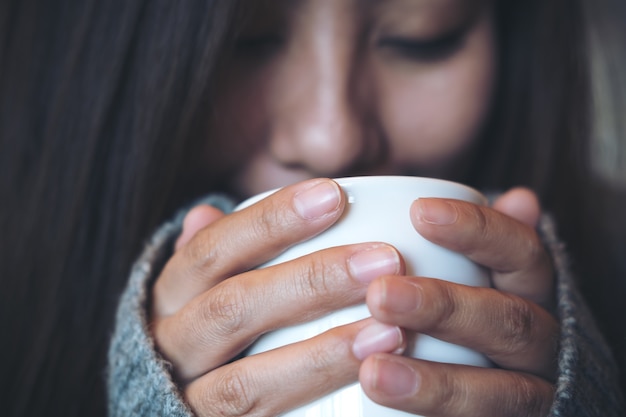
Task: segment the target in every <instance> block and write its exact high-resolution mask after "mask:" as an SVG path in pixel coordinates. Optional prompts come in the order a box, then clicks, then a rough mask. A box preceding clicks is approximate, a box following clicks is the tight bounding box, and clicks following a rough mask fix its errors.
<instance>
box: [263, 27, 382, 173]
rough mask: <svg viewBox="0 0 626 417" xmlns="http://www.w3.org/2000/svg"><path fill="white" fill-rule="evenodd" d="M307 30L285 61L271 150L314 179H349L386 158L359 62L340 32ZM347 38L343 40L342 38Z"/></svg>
mask: <svg viewBox="0 0 626 417" xmlns="http://www.w3.org/2000/svg"><path fill="white" fill-rule="evenodd" d="M331 26H332V23H330V22H329V21H328V20H327V21H325V23H324V27H322V28H320V27H318V28H317V29H316V30H309V31H308V32H306V29H302V31H303V32H305V33H306V36H301V37H299V38H298V37H296V38H294V39H293V40H292V42H291V45H290V47H289V48H288V50H287V52H286V53H285V56H284V57H283V58H282V59H281V61H280V66H279V71H278V73H279V74H280V75H279V76H278V77H277V79H276V84H275V86H276V87H275V88H274V91H273V94H272V98H271V106H270V108H271V109H272V111H271V122H270V126H269V129H270V131H269V135H270V137H269V150H270V152H271V155H272V157H273V158H275V159H276V160H277V161H278V162H279V163H281V164H282V165H284V166H289V167H295V168H300V169H304V170H306V171H308V172H309V173H311V175H314V176H339V175H342V174H346V175H347V174H349V173H351V172H354V171H356V170H359V169H363V167H364V165H368V164H372V163H373V161H375V160H376V159H377V157H378V156H380V153H381V152H380V151H381V149H382V148H381V146H380V141H379V140H377V138H376V136H377V135H376V134H375V132H376V128H375V123H373V120H374V119H373V118H372V117H368V114H369V115H371V112H369V110H368V107H369V106H368V100H367V98H366V97H365V91H364V89H362V88H360V85H362V84H361V83H359V82H358V77H357V75H359V74H355V68H356V67H357V65H356V64H357V61H358V57H357V55H356V53H355V51H354V50H355V48H354V47H353V46H352V44H351V40H350V37H349V36H345V35H346V34H345V33H343V34H338V33H337V30H341V28H340V27H331ZM342 35H343V36H342Z"/></svg>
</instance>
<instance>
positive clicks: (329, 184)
mask: <svg viewBox="0 0 626 417" xmlns="http://www.w3.org/2000/svg"><path fill="white" fill-rule="evenodd" d="M344 205H345V199H344V197H343V193H342V192H341V190H340V188H339V186H338V185H337V184H336V183H335V182H333V181H331V180H327V179H316V180H310V181H305V182H303V183H300V184H296V185H294V186H290V187H286V188H285V189H283V190H280V191H278V192H276V193H275V194H274V195H271V196H270V197H268V198H267V199H265V200H262V201H260V202H259V203H257V204H254V205H252V206H251V207H248V208H247V209H244V210H241V211H239V212H235V213H233V214H232V215H229V216H225V217H223V218H221V219H219V220H217V221H216V222H214V223H212V224H211V225H210V226H209V227H205V228H204V229H202V230H201V231H200V232H198V233H197V234H196V235H195V237H194V238H193V239H192V240H191V241H190V242H188V243H187V244H186V245H185V246H183V247H182V248H181V250H179V251H178V252H177V253H176V254H175V255H174V256H173V257H172V259H171V260H170V261H169V262H168V264H167V265H166V266H165V268H164V270H163V273H162V274H161V277H160V278H159V279H158V280H157V282H156V284H155V286H154V290H153V291H154V299H155V302H154V306H153V315H154V316H156V317H159V316H166V315H171V314H174V313H175V312H176V311H178V310H179V309H180V308H181V307H182V306H184V305H185V304H186V303H188V302H189V301H190V300H191V299H193V298H194V297H196V296H197V295H199V294H201V293H202V292H204V291H206V290H207V289H209V288H211V287H213V286H214V285H215V284H217V283H218V282H220V281H222V280H223V279H225V278H227V277H230V276H232V275H235V274H236V273H239V272H242V271H245V270H248V269H251V268H253V267H255V266H257V265H259V264H261V263H263V262H265V261H267V260H269V259H271V258H273V257H275V256H276V255H277V254H278V253H280V252H281V251H283V250H284V249H286V248H287V247H289V246H291V245H293V244H295V243H298V242H299V241H302V240H304V239H306V238H309V237H311V236H313V235H315V234H317V233H320V232H321V231H323V230H324V229H326V228H327V227H329V226H330V225H331V224H332V223H334V222H335V221H336V220H337V219H338V218H339V216H340V215H341V212H342V211H343V208H344Z"/></svg>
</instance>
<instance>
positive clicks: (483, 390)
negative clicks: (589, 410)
mask: <svg viewBox="0 0 626 417" xmlns="http://www.w3.org/2000/svg"><path fill="white" fill-rule="evenodd" d="M539 214H540V209H539V204H538V203H537V199H536V197H535V196H534V194H532V193H531V192H530V191H528V190H525V189H515V190H512V191H510V192H509V193H507V194H505V195H504V196H502V197H501V198H500V199H499V200H497V201H496V202H495V204H494V207H493V208H487V207H478V206H475V205H473V204H470V203H465V202H461V201H454V200H442V199H421V200H418V201H417V202H416V203H415V204H414V205H413V207H412V210H411V218H412V221H413V224H414V226H415V228H416V230H417V231H418V232H419V233H420V234H422V235H423V236H424V237H426V238H427V239H429V240H431V241H433V242H435V243H437V244H439V245H442V246H444V247H447V248H449V249H452V250H455V251H458V252H460V253H463V254H465V255H467V256H468V257H470V258H471V259H473V260H474V261H476V262H478V263H480V264H482V265H484V266H486V267H488V268H490V269H491V271H492V280H493V287H494V288H474V287H467V286H462V285H457V284H451V283H449V282H445V281H440V280H436V279H429V278H423V277H381V278H379V279H377V280H375V281H374V282H373V283H372V284H371V285H370V287H369V290H368V293H367V304H368V307H369V309H370V311H371V312H372V315H373V317H374V318H376V319H377V320H379V321H381V322H383V323H386V324H389V325H392V326H402V327H404V328H406V329H411V330H415V331H417V332H420V333H426V334H429V335H431V336H434V337H436V338H440V339H443V340H447V341H449V342H452V343H455V344H460V345H464V346H468V347H470V348H473V349H475V350H477V351H480V352H483V353H484V354H485V355H486V356H487V357H489V358H490V359H491V360H492V361H493V362H494V363H495V365H496V366H497V367H496V368H493V369H484V368H475V367H469V366H460V365H450V364H440V363H432V362H427V361H420V360H415V359H411V358H406V357H402V356H397V355H391V354H386V353H377V354H373V355H369V356H368V357H366V358H364V359H365V360H364V362H363V364H362V366H361V369H360V375H359V380H360V382H361V385H362V387H363V389H364V391H365V392H366V393H367V394H368V395H369V396H370V397H371V398H372V399H373V400H374V401H376V402H379V403H381V404H383V405H386V406H389V407H393V408H398V409H402V410H405V411H408V412H411V413H417V414H420V415H425V416H466V417H468V416H505V415H506V416H545V415H547V414H548V411H549V408H550V406H551V404H552V399H553V392H554V386H553V382H554V379H555V373H556V360H557V341H558V332H559V329H558V323H557V321H556V320H555V318H554V317H553V316H552V315H551V314H550V313H549V312H548V311H550V310H551V309H552V307H553V303H554V299H553V298H554V293H553V286H554V283H553V269H552V264H551V260H550V258H549V256H548V254H547V253H546V251H545V249H544V248H543V246H542V244H541V242H540V240H539V238H538V236H537V234H536V232H535V230H534V227H535V226H536V223H537V222H538V219H539Z"/></svg>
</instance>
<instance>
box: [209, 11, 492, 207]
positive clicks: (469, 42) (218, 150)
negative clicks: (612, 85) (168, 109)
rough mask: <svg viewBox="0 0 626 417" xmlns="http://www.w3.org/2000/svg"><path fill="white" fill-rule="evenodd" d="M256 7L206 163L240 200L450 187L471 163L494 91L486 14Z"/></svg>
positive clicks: (222, 81)
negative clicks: (396, 185)
mask: <svg viewBox="0 0 626 417" xmlns="http://www.w3.org/2000/svg"><path fill="white" fill-rule="evenodd" d="M249 4H254V8H255V9H254V10H249V11H248V13H246V15H245V16H242V17H241V19H240V23H241V27H240V29H239V31H238V35H237V39H236V42H235V46H234V48H233V50H232V54H231V55H229V56H228V57H227V58H225V59H224V61H223V62H222V63H221V66H220V68H219V71H218V77H217V83H216V87H215V93H216V98H215V101H214V104H215V109H214V110H213V111H212V114H211V117H210V122H209V132H208V137H209V138H210V140H209V141H207V142H206V143H207V145H206V146H207V148H206V149H205V151H204V152H203V153H202V154H201V155H202V160H203V165H204V166H205V167H208V169H209V170H210V173H211V175H213V176H215V175H219V176H222V178H224V177H226V176H228V177H229V178H232V182H229V187H230V190H231V191H232V192H234V193H235V194H238V195H240V196H248V195H251V194H255V193H257V192H261V191H264V190H267V189H270V188H275V187H279V186H283V185H286V184H289V183H293V182H296V181H299V180H303V179H306V178H311V177H319V176H329V177H336V176H345V175H372V174H411V175H429V176H450V175H452V173H453V172H455V170H458V169H460V167H462V166H463V162H466V160H467V159H468V158H463V157H462V156H463V155H467V153H468V152H469V150H470V148H471V145H472V143H473V142H474V138H475V136H476V135H477V131H478V130H479V129H480V127H481V125H482V122H483V120H484V119H485V115H486V113H487V111H488V107H489V101H490V96H491V89H492V84H493V79H494V71H495V68H494V61H495V59H494V58H495V57H494V53H495V52H494V35H493V31H492V23H493V22H492V16H491V6H490V2H488V1H480V0H266V1H259V0H257V1H255V2H249Z"/></svg>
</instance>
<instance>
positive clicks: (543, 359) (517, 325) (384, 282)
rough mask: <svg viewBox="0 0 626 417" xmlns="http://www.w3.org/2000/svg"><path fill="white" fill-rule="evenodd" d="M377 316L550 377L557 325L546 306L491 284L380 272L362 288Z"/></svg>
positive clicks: (505, 365)
mask: <svg viewBox="0 0 626 417" xmlns="http://www.w3.org/2000/svg"><path fill="white" fill-rule="evenodd" d="M367 305H368V307H369V309H370V312H371V313H372V316H373V317H374V318H376V319H377V320H379V321H381V322H383V323H387V324H391V325H396V326H401V327H405V328H407V329H411V330H415V331H416V332H419V333H425V334H428V335H430V336H433V337H435V338H438V339H442V340H446V341H448V342H450V343H453V344H457V345H462V346H467V347H469V348H471V349H474V350H476V351H479V352H482V353H483V354H485V355H486V356H487V357H488V358H489V359H491V360H492V361H493V362H495V363H496V364H497V365H499V366H501V367H503V368H507V369H513V370H519V371H523V372H528V373H533V374H536V375H538V376H541V377H542V378H546V379H548V380H552V379H553V378H554V377H555V374H556V368H557V363H556V357H557V349H558V335H559V327H558V323H557V321H556V320H555V319H554V317H553V316H552V315H550V314H549V313H548V312H547V311H546V310H544V309H543V308H541V307H539V306H538V305H536V304H535V303H532V302H530V301H528V300H525V299H523V298H521V297H518V296H515V295H512V294H507V293H503V292H500V291H498V290H494V289H492V288H477V287H471V286H465V285H459V284H453V283H450V282H446V281H441V280H436V279H428V278H413V277H381V278H379V279H376V280H375V281H374V282H372V284H371V285H370V287H369V288H368V292H367Z"/></svg>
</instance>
